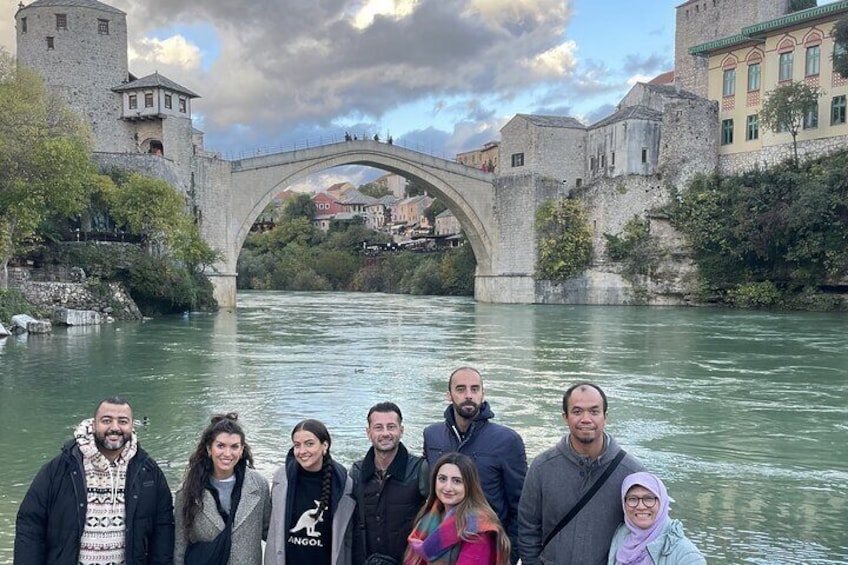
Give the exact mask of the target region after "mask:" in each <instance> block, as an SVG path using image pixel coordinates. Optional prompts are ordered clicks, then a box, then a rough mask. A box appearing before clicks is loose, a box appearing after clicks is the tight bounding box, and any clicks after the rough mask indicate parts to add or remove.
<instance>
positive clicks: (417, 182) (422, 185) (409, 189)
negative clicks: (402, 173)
mask: <svg viewBox="0 0 848 565" xmlns="http://www.w3.org/2000/svg"><path fill="white" fill-rule="evenodd" d="M430 192H431V188H430V185H429V184H427V183H426V182H424V181H423V180H421V179H419V178H415V177H412V178H408V179H406V196H407V197H412V196H421V195H423V194H429V193H430Z"/></svg>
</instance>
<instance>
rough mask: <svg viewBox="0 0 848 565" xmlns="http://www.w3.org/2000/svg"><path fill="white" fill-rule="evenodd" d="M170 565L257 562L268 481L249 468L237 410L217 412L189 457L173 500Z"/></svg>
mask: <svg viewBox="0 0 848 565" xmlns="http://www.w3.org/2000/svg"><path fill="white" fill-rule="evenodd" d="M174 517H175V522H176V528H175V529H176V532H175V533H176V543H175V544H174V563H175V565H184V564H186V565H188V564H194V563H204V564H206V565H213V564H216V565H217V564H220V565H261V563H262V540H264V539H265V536H266V535H267V533H268V524H269V520H270V517H271V496H270V491H269V489H268V481H266V480H265V478H264V477H262V475H260V474H259V473H258V472H257V471H255V470H254V469H253V456H252V455H251V453H250V447H249V446H248V445H247V442H246V441H245V435H244V430H243V429H242V427H241V425H239V423H238V414H236V413H234V412H230V413H229V414H216V415H215V416H212V419H211V421H210V423H209V425H208V426H206V429H205V430H203V434H202V435H201V436H200V442H199V443H198V444H197V449H195V451H194V453H193V454H192V455H191V457H190V458H189V461H188V468H187V469H186V472H185V479H184V480H183V484H182V485H181V486H180V488H179V490H177V494H176V498H175V501H174Z"/></svg>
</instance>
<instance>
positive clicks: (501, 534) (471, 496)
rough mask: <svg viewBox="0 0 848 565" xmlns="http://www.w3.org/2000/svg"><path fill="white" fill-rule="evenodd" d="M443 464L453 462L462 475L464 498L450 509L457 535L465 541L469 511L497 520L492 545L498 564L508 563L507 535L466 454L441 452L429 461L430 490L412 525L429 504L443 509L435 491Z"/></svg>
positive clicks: (431, 506)
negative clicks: (494, 546)
mask: <svg viewBox="0 0 848 565" xmlns="http://www.w3.org/2000/svg"><path fill="white" fill-rule="evenodd" d="M447 464H451V465H456V466H457V467H458V468H459V473H460V475H461V476H462V484H463V486H464V487H465V498H463V499H462V502H460V503H459V504H457V505H456V512H455V513H454V516H455V517H456V533H457V535H459V537H460V539H462V540H465V541H468V540H469V535H468V532H467V527H468V517H469V515H470V514H473V513H479V514H483V515H485V516H486V519H487V520H488V521H489V522H491V523H492V524H497V542H496V545H497V549H498V553H499V554H500V555H501V557H503V558H504V559H505V560H504V562H503V564H498V565H508V564H509V550H510V545H509V537H508V536H507V534H506V531H504V529H503V526H502V525H501V522H500V520H499V519H498V515H497V513H496V512H495V511H494V510H492V507H491V506H490V505H489V503H488V501H487V500H486V495H485V494H484V493H483V487H482V486H481V485H480V475H479V474H478V472H477V466H476V465H475V464H474V461H473V460H472V459H471V458H470V457H468V456H467V455H463V454H462V453H445V454H444V455H442V456H441V457H439V460H438V461H436V464H435V465H433V469H432V471H431V472H430V494H429V495H427V501H426V502H424V506H422V507H421V510H419V512H418V516H416V517H415V524H416V526H417V524H418V522H419V521H420V520H421V518H423V517H424V516H425V515H426V514H427V513H428V512H430V510H431V509H432V508H433V505H438V509H439V511H440V512H444V510H445V508H444V504H442V502H441V501H440V500H439V498H438V495H437V493H436V478H437V477H438V475H439V469H441V468H442V467H443V466H444V465H447ZM407 551H409V550H407Z"/></svg>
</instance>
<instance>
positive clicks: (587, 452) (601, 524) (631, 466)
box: [518, 382, 645, 565]
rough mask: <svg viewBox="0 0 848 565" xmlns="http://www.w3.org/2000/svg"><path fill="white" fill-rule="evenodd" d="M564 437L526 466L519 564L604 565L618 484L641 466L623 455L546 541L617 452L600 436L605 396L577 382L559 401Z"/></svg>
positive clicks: (616, 516)
mask: <svg viewBox="0 0 848 565" xmlns="http://www.w3.org/2000/svg"><path fill="white" fill-rule="evenodd" d="M562 410H563V414H562V419H563V421H564V422H565V423H566V424H567V425H568V430H569V433H568V434H567V435H566V436H565V437H563V438H562V439H561V440H560V441H559V443H558V444H557V445H556V446H554V447H552V448H551V449H548V450H547V451H545V452H544V453H542V454H540V455H539V456H538V457H536V459H535V460H534V461H533V463H532V464H531V465H530V470H529V471H528V472H527V478H526V479H525V481H524V489H523V490H522V492H521V501H520V502H519V505H518V540H519V542H518V545H519V550H520V553H521V561H522V563H523V565H537V564H539V563H557V564H562V565H577V564H580V565H604V564H606V562H607V554H608V553H609V548H610V542H611V541H612V536H613V534H614V533H615V529H616V528H617V527H618V525H619V524H621V523H622V522H623V521H624V512H623V511H622V508H621V483H622V482H623V481H624V477H626V476H627V475H629V474H630V473H635V472H637V471H644V470H645V467H644V466H643V465H642V464H641V463H640V462H639V461H638V460H637V459H636V458H635V457H633V456H631V455H625V456H624V458H623V459H621V461H620V463H619V464H618V467H616V468H615V470H614V471H613V472H612V474H611V475H610V476H609V478H608V479H607V481H606V482H605V483H604V484H603V486H602V487H601V488H600V489H599V490H598V491H597V492H596V493H595V495H594V496H593V497H592V498H591V499H590V500H589V501H588V502H587V503H586V505H585V506H584V507H583V508H582V510H580V511H579V512H578V513H577V514H576V515H575V516H574V517H573V518H572V519H571V520H570V521H569V522H568V524H567V525H566V526H565V527H563V528H562V529H561V530H560V531H559V532H558V533H556V534H555V535H554V537H553V538H552V539H551V540H550V542H549V543H548V544H547V545H545V543H544V542H545V540H546V539H547V538H548V536H549V535H550V534H551V533H552V532H553V531H554V528H555V527H556V526H557V524H558V523H559V522H560V520H561V519H562V518H563V517H564V516H565V515H566V514H568V512H569V510H571V508H572V507H573V506H574V505H575V504H577V502H578V501H579V500H580V499H581V497H582V496H583V495H584V494H585V493H586V491H588V490H589V489H590V488H591V487H592V485H593V484H594V483H595V481H597V480H598V477H600V476H601V475H602V474H603V473H604V471H605V470H606V469H607V467H608V466H609V465H610V463H611V462H612V461H613V459H614V458H615V457H616V455H617V454H618V453H619V452H620V451H621V448H620V447H619V446H618V444H617V443H616V442H615V440H614V439H613V438H612V437H611V436H610V435H609V434H607V433H605V432H604V426H605V425H606V419H607V397H606V395H605V394H604V391H603V390H601V388H600V387H599V386H597V385H595V384H592V383H588V382H581V383H577V384H576V385H574V386H572V387H571V388H569V389H568V390H567V391H566V392H565V394H564V395H563V398H562Z"/></svg>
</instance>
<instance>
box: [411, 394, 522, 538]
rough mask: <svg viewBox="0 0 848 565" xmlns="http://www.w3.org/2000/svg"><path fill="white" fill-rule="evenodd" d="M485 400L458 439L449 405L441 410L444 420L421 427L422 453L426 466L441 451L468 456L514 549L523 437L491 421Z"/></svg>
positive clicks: (489, 409) (432, 467)
mask: <svg viewBox="0 0 848 565" xmlns="http://www.w3.org/2000/svg"><path fill="white" fill-rule="evenodd" d="M494 417H495V414H494V412H492V409H491V408H490V407H489V403H488V402H485V401H484V402H483V404H482V405H481V406H480V412H479V413H478V414H477V416H476V417H475V418H474V420H472V422H471V426H469V428H468V433H467V434H466V435H465V439H460V434H459V429H458V428H457V427H456V417H455V415H454V412H453V405H449V406H448V407H447V408H446V409H445V421H444V422H440V423H438V424H431V425H429V426H427V427H426V428H425V429H424V456H425V457H426V458H427V463H429V464H430V469H431V470H432V469H434V468H435V465H436V461H438V459H439V457H441V456H442V455H444V454H445V453H450V452H453V451H458V452H459V453H462V454H464V455H467V456H469V457H471V459H473V460H474V463H475V465H476V466H477V472H478V473H479V475H480V484H481V486H482V487H483V492H484V493H485V495H486V500H488V501H489V504H490V505H491V507H492V509H493V510H494V511H495V512H497V514H498V518H500V520H501V524H503V527H504V529H505V530H506V532H507V534H508V535H509V539H510V542H512V545H513V547H514V548H517V547H518V499H519V498H521V489H522V487H523V486H524V475H526V474H527V454H526V452H525V450H524V440H522V439H521V436H520V435H518V433H517V432H515V430H512V429H510V428H507V427H506V426H501V425H499V424H495V423H494V422H492V421H491V419H492V418H494Z"/></svg>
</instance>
